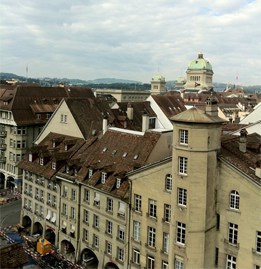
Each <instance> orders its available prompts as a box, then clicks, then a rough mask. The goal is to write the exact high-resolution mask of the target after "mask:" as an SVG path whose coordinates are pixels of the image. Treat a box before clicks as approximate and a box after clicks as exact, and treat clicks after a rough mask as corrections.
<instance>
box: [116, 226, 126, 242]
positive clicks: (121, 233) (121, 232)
mask: <svg viewBox="0 0 261 269" xmlns="http://www.w3.org/2000/svg"><path fill="white" fill-rule="evenodd" d="M124 238H125V228H124V226H121V225H118V239H120V240H124Z"/></svg>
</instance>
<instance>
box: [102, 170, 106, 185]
mask: <svg viewBox="0 0 261 269" xmlns="http://www.w3.org/2000/svg"><path fill="white" fill-rule="evenodd" d="M106 178H107V173H106V172H102V174H101V183H102V184H104V183H105V181H106Z"/></svg>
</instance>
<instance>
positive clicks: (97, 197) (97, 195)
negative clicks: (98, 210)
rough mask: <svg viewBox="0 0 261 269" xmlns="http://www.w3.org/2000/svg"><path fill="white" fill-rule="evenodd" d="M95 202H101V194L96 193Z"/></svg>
mask: <svg viewBox="0 0 261 269" xmlns="http://www.w3.org/2000/svg"><path fill="white" fill-rule="evenodd" d="M94 202H100V194H99V193H96V195H95V197H94Z"/></svg>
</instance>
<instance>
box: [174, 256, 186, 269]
mask: <svg viewBox="0 0 261 269" xmlns="http://www.w3.org/2000/svg"><path fill="white" fill-rule="evenodd" d="M175 269H184V263H183V260H181V259H178V258H175Z"/></svg>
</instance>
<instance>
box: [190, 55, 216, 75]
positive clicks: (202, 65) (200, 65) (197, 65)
mask: <svg viewBox="0 0 261 269" xmlns="http://www.w3.org/2000/svg"><path fill="white" fill-rule="evenodd" d="M188 70H209V71H212V66H211V64H210V62H209V61H207V60H205V59H204V58H203V53H199V54H198V58H197V59H196V60H193V61H192V62H191V63H190V64H189V65H188Z"/></svg>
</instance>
